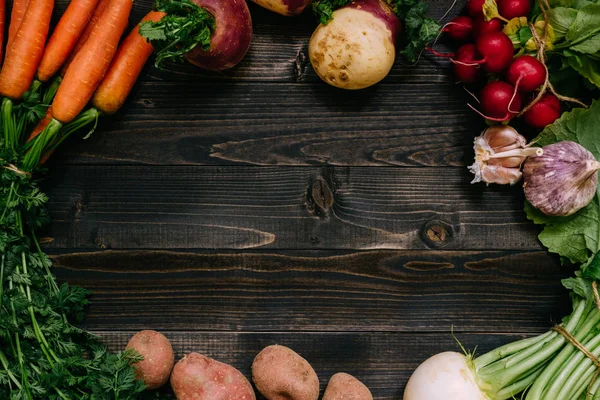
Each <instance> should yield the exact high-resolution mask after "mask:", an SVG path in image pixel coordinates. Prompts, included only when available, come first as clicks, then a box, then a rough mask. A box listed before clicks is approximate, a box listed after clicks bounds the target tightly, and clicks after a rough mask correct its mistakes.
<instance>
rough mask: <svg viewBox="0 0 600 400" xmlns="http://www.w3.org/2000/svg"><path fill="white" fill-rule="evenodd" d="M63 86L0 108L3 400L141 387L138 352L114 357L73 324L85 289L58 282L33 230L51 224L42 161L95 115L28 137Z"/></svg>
mask: <svg viewBox="0 0 600 400" xmlns="http://www.w3.org/2000/svg"><path fill="white" fill-rule="evenodd" d="M59 84H60V81H54V82H51V83H48V84H42V83H39V82H38V84H35V83H34V85H32V89H31V90H30V91H29V92H28V93H26V95H25V96H24V98H23V101H22V102H21V103H20V104H17V105H15V104H14V103H13V102H12V101H8V100H5V101H3V103H2V105H1V106H0V127H1V129H2V133H1V134H0V398H1V399H30V400H33V399H62V400H69V399H127V398H135V396H136V393H139V392H141V391H142V390H143V389H144V385H143V383H141V382H140V381H137V380H136V379H135V374H134V370H133V368H132V367H131V365H130V364H131V363H132V362H136V361H139V360H140V357H139V355H137V354H135V353H133V352H131V351H127V352H122V353H118V354H110V353H108V352H107V351H106V349H105V348H104V347H103V346H102V345H101V344H100V342H99V341H98V340H97V338H95V337H94V336H92V335H91V334H89V333H88V332H86V331H84V330H82V329H80V328H78V327H77V326H76V324H77V323H79V322H81V320H82V318H83V317H84V315H85V306H86V304H87V295H88V292H87V291H86V290H85V289H82V288H80V287H77V286H69V285H67V284H62V285H59V283H58V282H57V280H56V277H55V276H54V275H53V273H52V270H51V262H50V259H49V257H48V256H47V255H46V254H44V252H43V251H42V248H41V246H40V242H39V240H38V238H37V235H36V232H37V231H38V230H39V229H40V228H42V227H43V226H44V225H46V224H47V223H48V222H49V217H48V214H47V211H46V207H45V206H46V202H47V200H48V198H47V196H46V195H45V194H44V193H43V192H42V191H41V189H40V187H39V183H40V177H41V176H42V175H43V170H42V167H41V166H40V164H41V163H43V161H44V160H45V158H46V157H47V156H48V154H49V153H50V152H52V151H54V150H55V149H56V148H57V147H58V145H59V144H61V143H62V142H63V141H64V140H65V139H66V138H67V137H69V136H70V135H71V134H73V133H74V132H76V131H77V130H79V129H81V128H83V127H84V126H87V125H89V124H90V123H92V122H94V121H95V119H97V114H96V113H93V112H88V113H84V114H83V116H85V117H86V119H85V120H81V119H80V120H76V121H74V123H72V124H66V125H64V126H61V128H60V129H58V130H56V131H55V132H53V133H52V135H50V134H49V133H48V130H46V129H45V130H44V131H43V132H42V133H41V134H39V135H37V136H35V137H30V133H31V131H32V129H33V127H34V126H35V125H36V124H37V123H38V122H39V121H40V120H41V119H42V117H43V116H44V115H45V113H46V109H47V108H48V105H49V104H50V103H51V101H52V98H53V97H54V94H55V93H56V90H57V88H58V85H59ZM110 382H113V383H112V384H109V383H110Z"/></svg>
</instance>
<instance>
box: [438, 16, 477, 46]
mask: <svg viewBox="0 0 600 400" xmlns="http://www.w3.org/2000/svg"><path fill="white" fill-rule="evenodd" d="M442 32H445V33H447V34H448V36H450V38H451V39H452V40H455V41H457V42H466V41H468V40H469V39H470V38H471V35H472V34H473V19H471V18H469V17H467V16H466V15H459V16H458V17H456V18H454V19H453V20H452V21H450V22H448V23H447V24H446V25H445V26H444V28H443V29H442Z"/></svg>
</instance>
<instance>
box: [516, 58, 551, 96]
mask: <svg viewBox="0 0 600 400" xmlns="http://www.w3.org/2000/svg"><path fill="white" fill-rule="evenodd" d="M506 80H507V81H508V82H509V83H510V84H511V85H513V86H514V87H515V90H519V91H522V92H533V91H534V90H536V89H538V88H539V87H540V86H542V85H543V84H544V82H545V81H546V68H544V64H542V62H541V61H539V60H538V59H537V58H535V57H532V56H528V55H524V56H520V57H517V58H515V59H514V60H513V62H512V63H511V64H510V66H509V67H508V70H507V71H506Z"/></svg>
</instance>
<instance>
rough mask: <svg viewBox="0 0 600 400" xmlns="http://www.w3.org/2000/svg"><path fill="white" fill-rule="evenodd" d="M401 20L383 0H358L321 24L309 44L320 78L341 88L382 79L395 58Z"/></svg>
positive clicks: (338, 10) (358, 85) (363, 85)
mask: <svg viewBox="0 0 600 400" xmlns="http://www.w3.org/2000/svg"><path fill="white" fill-rule="evenodd" d="M400 28H401V24H400V20H399V19H398V17H397V16H396V14H395V13H394V12H393V10H392V9H391V8H390V6H389V5H388V4H387V3H385V2H384V1H382V0H357V1H354V2H352V3H350V4H348V5H347V6H344V7H342V8H339V9H337V10H336V11H334V12H333V19H332V20H331V21H330V22H329V23H328V24H327V25H324V24H320V25H319V26H318V27H317V29H316V30H315V32H314V33H313V35H312V37H311V39H310V44H309V48H308V54H309V58H310V62H311V64H312V66H313V68H314V70H315V72H316V73H317V75H319V77H320V78H321V79H323V80H324V81H325V82H327V83H329V84H330V85H333V86H336V87H339V88H343V89H363V88H366V87H369V86H371V85H374V84H376V83H377V82H379V81H381V80H382V79H383V78H385V77H386V75H387V74H388V73H389V72H390V70H391V68H392V65H393V64H394V60H395V59H396V39H397V36H398V32H399V31H400Z"/></svg>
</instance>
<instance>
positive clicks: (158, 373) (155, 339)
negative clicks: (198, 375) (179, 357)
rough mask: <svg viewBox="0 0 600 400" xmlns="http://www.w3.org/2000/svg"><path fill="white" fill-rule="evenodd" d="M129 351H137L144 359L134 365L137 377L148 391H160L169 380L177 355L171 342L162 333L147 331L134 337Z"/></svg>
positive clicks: (128, 345) (128, 344) (130, 341)
mask: <svg viewBox="0 0 600 400" xmlns="http://www.w3.org/2000/svg"><path fill="white" fill-rule="evenodd" d="M126 348H127V349H135V350H136V351H137V352H138V353H140V354H141V355H142V356H143V357H144V359H143V360H142V361H140V362H138V363H136V364H133V368H134V369H135V375H136V377H137V378H138V379H140V380H142V381H144V383H145V384H146V388H147V389H148V390H153V389H158V388H159V387H161V386H162V385H164V384H165V383H167V381H168V380H169V376H170V375H171V370H172V369H173V364H175V355H174V354H173V347H171V342H169V339H167V338H166V337H165V336H164V335H163V334H162V333H159V332H156V331H152V330H145V331H140V332H138V333H136V334H135V335H133V337H132V338H131V339H130V340H129V343H127V347H126Z"/></svg>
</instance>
